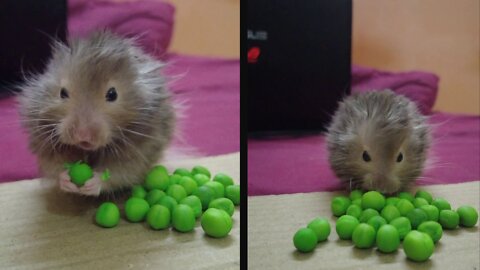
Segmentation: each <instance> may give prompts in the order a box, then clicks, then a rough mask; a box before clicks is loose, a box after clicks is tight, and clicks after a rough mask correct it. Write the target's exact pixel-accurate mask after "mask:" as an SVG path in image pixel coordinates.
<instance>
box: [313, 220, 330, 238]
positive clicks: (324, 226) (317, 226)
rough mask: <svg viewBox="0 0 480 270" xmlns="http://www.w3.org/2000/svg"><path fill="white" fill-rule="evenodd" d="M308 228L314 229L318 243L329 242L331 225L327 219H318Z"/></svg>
mask: <svg viewBox="0 0 480 270" xmlns="http://www.w3.org/2000/svg"><path fill="white" fill-rule="evenodd" d="M307 228H309V229H312V230H313V231H314V232H315V234H316V235H317V240H318V242H322V241H325V240H327V238H328V236H329V235H330V223H329V222H328V220H327V219H326V218H316V219H314V220H312V221H310V223H308V225H307Z"/></svg>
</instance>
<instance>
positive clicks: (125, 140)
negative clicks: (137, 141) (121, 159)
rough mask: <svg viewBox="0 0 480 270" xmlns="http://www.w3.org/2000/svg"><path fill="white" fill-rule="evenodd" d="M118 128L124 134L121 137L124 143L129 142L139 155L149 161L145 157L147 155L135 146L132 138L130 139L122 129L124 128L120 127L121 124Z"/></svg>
mask: <svg viewBox="0 0 480 270" xmlns="http://www.w3.org/2000/svg"><path fill="white" fill-rule="evenodd" d="M117 129H118V130H119V131H120V134H121V135H122V136H121V137H120V139H121V140H122V142H124V143H126V144H128V145H129V146H131V147H132V149H133V150H134V151H135V152H136V153H137V154H138V156H140V157H141V158H142V159H143V160H144V161H148V159H147V158H146V157H145V155H144V154H142V153H141V152H140V151H139V150H138V149H137V147H135V145H133V144H132V142H131V140H130V139H129V138H128V137H127V136H125V134H124V133H123V131H122V128H121V127H119V126H117Z"/></svg>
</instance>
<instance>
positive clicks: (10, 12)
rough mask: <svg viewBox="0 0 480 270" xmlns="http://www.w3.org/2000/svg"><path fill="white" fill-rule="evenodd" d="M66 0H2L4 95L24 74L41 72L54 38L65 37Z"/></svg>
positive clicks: (0, 90) (0, 83) (0, 79)
mask: <svg viewBox="0 0 480 270" xmlns="http://www.w3.org/2000/svg"><path fill="white" fill-rule="evenodd" d="M66 31H67V3H66V1H65V0H42V1H38V0H20V1H19V0H2V1H0V36H1V42H0V95H2V94H5V93H9V92H10V91H9V90H14V89H15V87H14V86H15V85H16V84H18V83H20V82H22V79H23V74H22V73H27V74H28V73H29V72H41V71H42V70H43V69H44V67H45V64H46V62H47V59H48V58H49V57H50V44H51V41H52V38H55V39H59V40H63V41H65V37H66Z"/></svg>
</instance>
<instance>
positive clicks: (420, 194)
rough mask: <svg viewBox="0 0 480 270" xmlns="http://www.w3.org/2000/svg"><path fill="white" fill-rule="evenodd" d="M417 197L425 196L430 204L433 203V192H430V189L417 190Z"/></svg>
mask: <svg viewBox="0 0 480 270" xmlns="http://www.w3.org/2000/svg"><path fill="white" fill-rule="evenodd" d="M415 198H423V199H425V200H426V201H427V202H428V203H429V204H430V203H432V200H433V197H432V194H430V193H429V192H428V191H425V190H417V192H416V193H415Z"/></svg>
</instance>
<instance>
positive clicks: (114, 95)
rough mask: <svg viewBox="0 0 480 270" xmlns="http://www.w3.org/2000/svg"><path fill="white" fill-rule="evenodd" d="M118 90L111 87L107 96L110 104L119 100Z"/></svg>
mask: <svg viewBox="0 0 480 270" xmlns="http://www.w3.org/2000/svg"><path fill="white" fill-rule="evenodd" d="M117 96H118V95H117V90H116V89H115V87H110V89H108V91H107V94H106V95H105V98H106V99H107V101H108V102H113V101H115V100H116V99H117Z"/></svg>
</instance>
